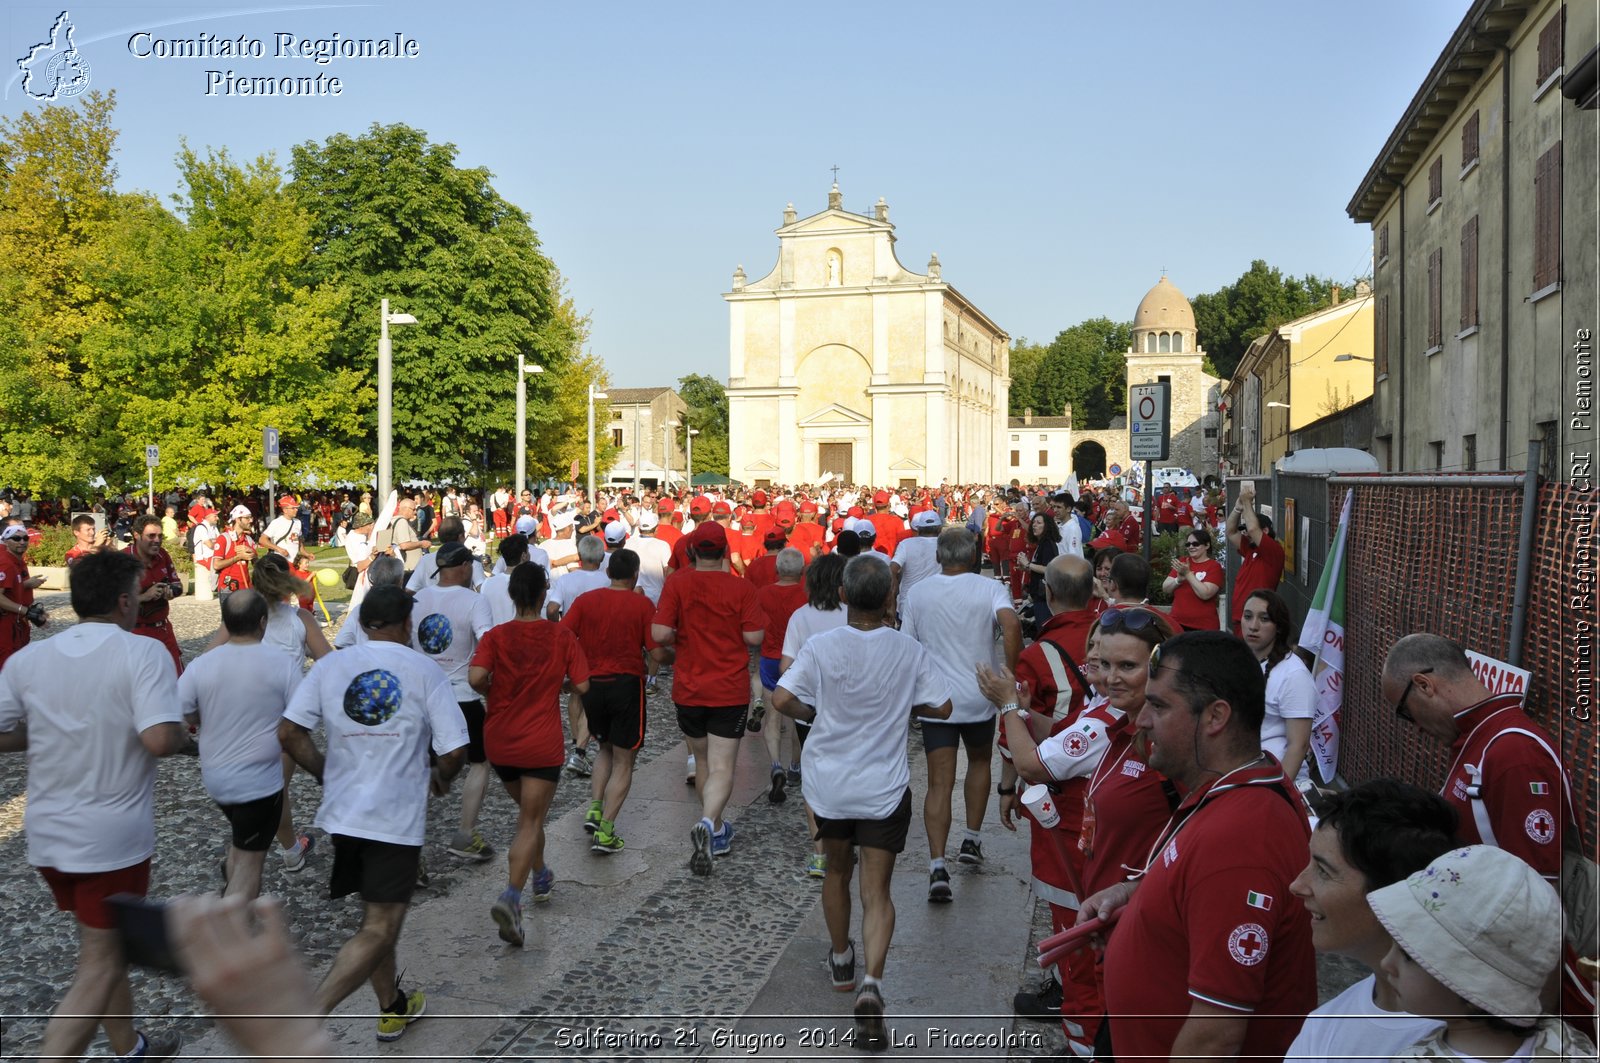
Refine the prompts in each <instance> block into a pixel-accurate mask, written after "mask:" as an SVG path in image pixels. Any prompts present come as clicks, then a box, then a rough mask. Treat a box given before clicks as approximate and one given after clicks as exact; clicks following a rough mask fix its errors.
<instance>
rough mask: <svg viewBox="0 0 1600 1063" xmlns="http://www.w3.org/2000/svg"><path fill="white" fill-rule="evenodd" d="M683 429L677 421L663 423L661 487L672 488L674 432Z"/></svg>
mask: <svg viewBox="0 0 1600 1063" xmlns="http://www.w3.org/2000/svg"><path fill="white" fill-rule="evenodd" d="M678 427H681V426H680V425H679V423H678V422H677V421H663V422H661V466H662V469H663V472H662V474H661V486H662V487H664V488H670V487H671V486H672V430H673V429H674V428H678Z"/></svg>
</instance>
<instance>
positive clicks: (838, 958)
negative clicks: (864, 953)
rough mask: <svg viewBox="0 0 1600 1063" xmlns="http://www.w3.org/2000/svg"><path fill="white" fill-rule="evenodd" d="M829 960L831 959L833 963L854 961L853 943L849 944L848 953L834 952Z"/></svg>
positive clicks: (854, 947)
mask: <svg viewBox="0 0 1600 1063" xmlns="http://www.w3.org/2000/svg"><path fill="white" fill-rule="evenodd" d="M831 958H832V960H833V962H834V963H844V962H846V961H854V960H855V958H856V945H855V942H853V941H852V942H851V943H850V951H849V952H835V953H832V954H831Z"/></svg>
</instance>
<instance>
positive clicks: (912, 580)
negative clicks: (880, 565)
mask: <svg viewBox="0 0 1600 1063" xmlns="http://www.w3.org/2000/svg"><path fill="white" fill-rule="evenodd" d="M943 528H944V521H942V520H940V519H939V514H938V513H937V512H935V511H934V510H931V509H924V510H922V511H921V512H919V513H918V514H917V515H916V516H915V517H912V518H911V534H910V535H908V536H906V537H905V538H904V539H901V540H900V545H898V546H896V547H895V548H894V560H893V561H891V562H890V563H889V571H891V572H893V573H894V586H895V615H897V616H898V615H899V613H900V611H901V610H902V609H904V608H905V604H906V594H907V592H909V591H910V590H911V588H912V587H915V586H916V585H917V584H919V583H921V582H922V581H923V580H925V579H927V578H928V577H929V576H933V575H937V574H938V572H939V558H938V549H939V532H940V531H941V530H942V529H943Z"/></svg>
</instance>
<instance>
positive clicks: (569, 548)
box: [539, 509, 603, 576]
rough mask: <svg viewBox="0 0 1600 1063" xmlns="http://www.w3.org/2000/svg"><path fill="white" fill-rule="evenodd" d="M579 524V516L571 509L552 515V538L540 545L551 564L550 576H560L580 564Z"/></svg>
mask: <svg viewBox="0 0 1600 1063" xmlns="http://www.w3.org/2000/svg"><path fill="white" fill-rule="evenodd" d="M577 524H578V515H577V514H576V513H574V512H573V511H572V510H570V509H568V510H564V511H562V512H559V513H552V514H550V538H548V539H546V540H545V541H544V542H542V543H540V544H539V545H540V546H542V547H544V549H545V556H546V558H547V559H548V560H549V562H550V566H549V569H548V571H549V572H550V574H552V575H555V576H559V575H561V574H562V573H564V572H568V571H570V570H571V569H572V568H574V567H575V566H576V565H577V564H578V540H577V538H575V535H576V529H577ZM602 545H603V544H602Z"/></svg>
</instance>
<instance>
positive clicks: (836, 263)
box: [828, 247, 844, 288]
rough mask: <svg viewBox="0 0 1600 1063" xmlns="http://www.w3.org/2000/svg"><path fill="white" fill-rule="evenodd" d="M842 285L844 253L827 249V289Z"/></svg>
mask: <svg viewBox="0 0 1600 1063" xmlns="http://www.w3.org/2000/svg"><path fill="white" fill-rule="evenodd" d="M842 284H844V253H843V252H841V251H840V250H839V249H838V248H837V247H830V248H828V287H830V288H837V287H839V286H840V285H842Z"/></svg>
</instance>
